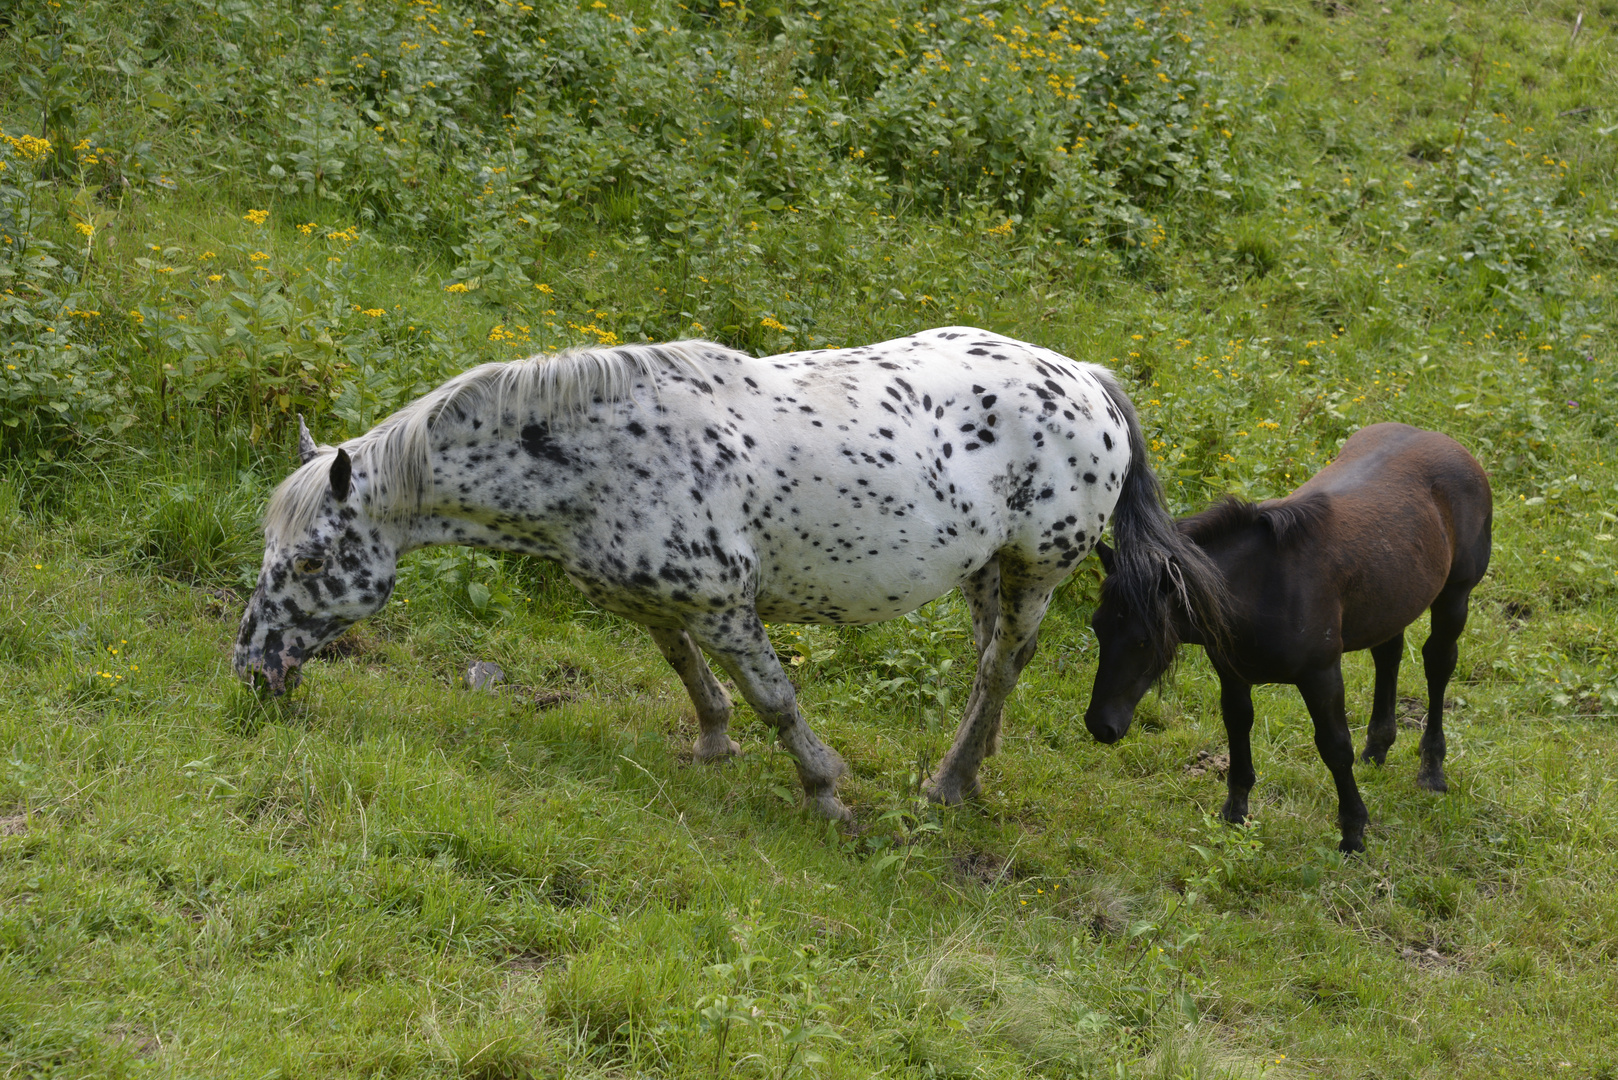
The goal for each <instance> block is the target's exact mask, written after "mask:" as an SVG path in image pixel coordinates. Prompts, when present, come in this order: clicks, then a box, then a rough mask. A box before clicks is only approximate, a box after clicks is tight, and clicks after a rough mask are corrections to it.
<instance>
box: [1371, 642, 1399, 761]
mask: <svg viewBox="0 0 1618 1080" xmlns="http://www.w3.org/2000/svg"><path fill="white" fill-rule="evenodd" d="M1404 652H1405V632H1404V631H1403V630H1401V631H1399V632H1398V633H1397V634H1394V635H1393V636H1392V637H1390V638H1389V639H1388V640H1386V641H1384V642H1383V643H1382V644H1380V645H1373V646H1371V662H1372V663H1374V664H1375V665H1376V691H1375V692H1374V693H1373V694H1372V695H1371V722H1370V723H1369V724H1367V725H1366V727H1365V750H1364V752H1363V753H1361V754H1360V760H1361V761H1374V762H1376V763H1377V764H1378V765H1381V764H1382V763H1383V762H1385V761H1387V760H1388V749H1389V748H1390V747H1391V746H1393V740H1394V739H1395V738H1396V737H1397V736H1398V734H1399V726H1398V725H1397V724H1396V723H1395V722H1394V719H1393V710H1394V707H1395V706H1396V705H1397V704H1398V703H1399V661H1400V660H1402V659H1404Z"/></svg>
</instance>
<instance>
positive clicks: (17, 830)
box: [0, 814, 28, 836]
mask: <svg viewBox="0 0 1618 1080" xmlns="http://www.w3.org/2000/svg"><path fill="white" fill-rule="evenodd" d="M27 831H28V815H27V814H12V815H11V816H9V817H0V836H21V835H22V834H23V833H25V832H27Z"/></svg>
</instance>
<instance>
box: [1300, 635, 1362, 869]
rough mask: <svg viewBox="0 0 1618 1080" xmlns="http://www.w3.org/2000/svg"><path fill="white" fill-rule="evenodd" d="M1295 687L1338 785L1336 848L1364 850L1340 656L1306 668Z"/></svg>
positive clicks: (1316, 740)
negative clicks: (1338, 834) (1326, 664)
mask: <svg viewBox="0 0 1618 1080" xmlns="http://www.w3.org/2000/svg"><path fill="white" fill-rule="evenodd" d="M1297 685H1298V691H1299V692H1300V693H1302V694H1303V702H1304V704H1305V705H1307V706H1308V707H1309V718H1310V719H1311V720H1313V721H1314V722H1315V749H1316V750H1319V751H1320V760H1321V761H1324V762H1325V763H1326V768H1328V769H1330V770H1331V778H1332V781H1333V782H1334V783H1336V785H1337V823H1338V825H1339V826H1341V828H1342V830H1343V839H1342V841H1341V842H1340V843H1339V844H1338V845H1337V848H1338V850H1339V851H1342V852H1345V853H1348V852H1354V851H1364V850H1365V826H1366V823H1367V822H1368V821H1369V820H1370V815H1369V814H1368V813H1366V811H1365V802H1364V801H1363V800H1362V799H1361V798H1360V789H1359V787H1358V786H1357V785H1356V784H1355V783H1354V739H1353V736H1351V735H1350V734H1349V731H1348V712H1347V710H1346V708H1345V706H1344V703H1343V664H1342V660H1341V658H1339V659H1338V660H1337V661H1336V662H1334V663H1333V664H1332V665H1331V666H1330V667H1326V668H1321V669H1319V670H1317V671H1312V672H1309V673H1308V674H1306V675H1304V676H1303V677H1302V678H1300V679H1299V680H1298V684H1297Z"/></svg>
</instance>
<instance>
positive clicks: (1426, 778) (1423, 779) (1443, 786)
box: [1416, 772, 1449, 795]
mask: <svg viewBox="0 0 1618 1080" xmlns="http://www.w3.org/2000/svg"><path fill="white" fill-rule="evenodd" d="M1416 786H1417V787H1419V788H1423V789H1425V790H1427V791H1431V792H1434V793H1435V794H1438V795H1442V794H1444V793H1445V792H1446V791H1448V790H1449V781H1447V780H1445V779H1444V774H1443V773H1441V772H1440V773H1417V774H1416Z"/></svg>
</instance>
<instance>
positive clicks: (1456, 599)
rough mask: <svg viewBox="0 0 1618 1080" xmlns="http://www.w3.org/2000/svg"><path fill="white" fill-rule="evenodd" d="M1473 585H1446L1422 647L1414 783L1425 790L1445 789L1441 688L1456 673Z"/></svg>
mask: <svg viewBox="0 0 1618 1080" xmlns="http://www.w3.org/2000/svg"><path fill="white" fill-rule="evenodd" d="M1471 596H1472V586H1471V584H1467V585H1466V586H1464V587H1459V588H1458V587H1455V586H1447V587H1445V589H1444V591H1443V592H1441V593H1439V594H1438V599H1437V600H1434V601H1433V608H1432V612H1433V632H1432V634H1431V635H1429V636H1428V638H1427V642H1426V644H1424V645H1422V647H1421V659H1422V664H1423V666H1424V667H1425V668H1426V669H1427V729H1426V730H1425V731H1423V732H1422V735H1421V766H1420V768H1418V769H1417V770H1416V785H1417V786H1418V787H1424V788H1426V789H1427V790H1428V791H1448V790H1449V782H1448V781H1446V780H1445V779H1444V751H1445V746H1444V691H1445V690H1446V689H1447V688H1448V687H1449V679H1450V676H1451V675H1453V674H1455V661H1456V659H1457V658H1458V657H1459V655H1460V650H1459V649H1458V648H1457V647H1456V644H1455V643H1456V641H1457V639H1459V638H1460V636H1461V631H1462V630H1465V629H1466V605H1467V601H1468V600H1470V599H1471Z"/></svg>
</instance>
